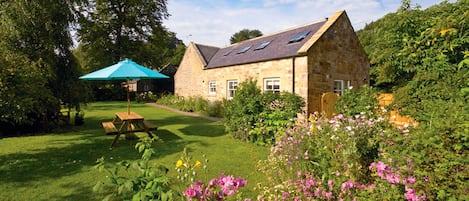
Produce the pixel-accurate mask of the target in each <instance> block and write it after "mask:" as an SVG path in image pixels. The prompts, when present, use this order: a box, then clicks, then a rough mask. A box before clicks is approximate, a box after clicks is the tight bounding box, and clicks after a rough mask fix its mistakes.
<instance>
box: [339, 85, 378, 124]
mask: <svg viewBox="0 0 469 201" xmlns="http://www.w3.org/2000/svg"><path fill="white" fill-rule="evenodd" d="M335 109H336V110H337V112H338V113H339V114H343V115H345V116H354V115H363V116H366V117H367V118H371V117H377V116H376V112H378V111H379V109H380V108H379V104H378V91H377V90H376V89H375V88H373V87H370V86H368V85H364V86H361V87H359V88H353V89H349V90H346V91H345V93H344V94H343V95H342V96H340V97H339V100H338V101H337V103H336V104H335Z"/></svg>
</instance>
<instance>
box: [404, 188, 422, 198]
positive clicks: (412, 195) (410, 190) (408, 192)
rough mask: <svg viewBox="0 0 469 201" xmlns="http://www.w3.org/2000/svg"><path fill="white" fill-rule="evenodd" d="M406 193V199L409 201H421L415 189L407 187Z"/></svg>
mask: <svg viewBox="0 0 469 201" xmlns="http://www.w3.org/2000/svg"><path fill="white" fill-rule="evenodd" d="M405 191H406V193H405V194H404V195H405V198H406V199H407V200H409V201H419V200H420V199H419V196H417V195H415V190H414V189H413V188H409V187H407V186H406V187H405Z"/></svg>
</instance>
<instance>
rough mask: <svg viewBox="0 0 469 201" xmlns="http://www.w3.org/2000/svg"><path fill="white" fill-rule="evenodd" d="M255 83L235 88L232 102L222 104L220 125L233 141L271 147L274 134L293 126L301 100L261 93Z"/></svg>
mask: <svg viewBox="0 0 469 201" xmlns="http://www.w3.org/2000/svg"><path fill="white" fill-rule="evenodd" d="M256 82H257V81H256V80H254V79H248V80H246V81H244V82H242V83H240V84H239V85H238V88H237V90H236V94H235V96H234V98H233V99H232V100H228V101H225V110H224V114H223V122H224V124H225V127H226V130H227V131H228V132H230V133H231V134H232V135H233V136H234V137H236V138H239V139H242V140H246V141H251V142H253V143H259V144H272V143H273V142H274V134H275V133H276V132H277V131H279V130H280V129H281V128H285V127H287V126H288V125H289V124H292V123H293V119H294V118H295V117H296V115H297V113H300V112H301V109H302V107H303V106H304V100H303V99H302V98H301V97H299V96H297V95H295V94H292V93H288V92H282V93H271V92H267V93H261V90H260V89H259V88H258V87H257V85H256Z"/></svg>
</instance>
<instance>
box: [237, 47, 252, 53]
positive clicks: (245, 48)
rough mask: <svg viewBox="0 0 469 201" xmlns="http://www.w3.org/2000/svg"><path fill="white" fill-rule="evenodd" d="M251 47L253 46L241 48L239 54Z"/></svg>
mask: <svg viewBox="0 0 469 201" xmlns="http://www.w3.org/2000/svg"><path fill="white" fill-rule="evenodd" d="M250 48H251V46H247V47H244V48H243V49H241V50H239V51H238V54H242V53H245V52H247V51H248V50H249V49H250Z"/></svg>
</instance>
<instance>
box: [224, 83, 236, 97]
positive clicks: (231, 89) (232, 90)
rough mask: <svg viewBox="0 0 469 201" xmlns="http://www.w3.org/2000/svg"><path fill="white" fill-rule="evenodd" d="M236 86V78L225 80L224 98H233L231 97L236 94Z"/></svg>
mask: <svg viewBox="0 0 469 201" xmlns="http://www.w3.org/2000/svg"><path fill="white" fill-rule="evenodd" d="M237 88H238V80H227V81H226V98H227V99H228V100H231V99H233V97H234V96H235V95H236V89H237Z"/></svg>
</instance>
